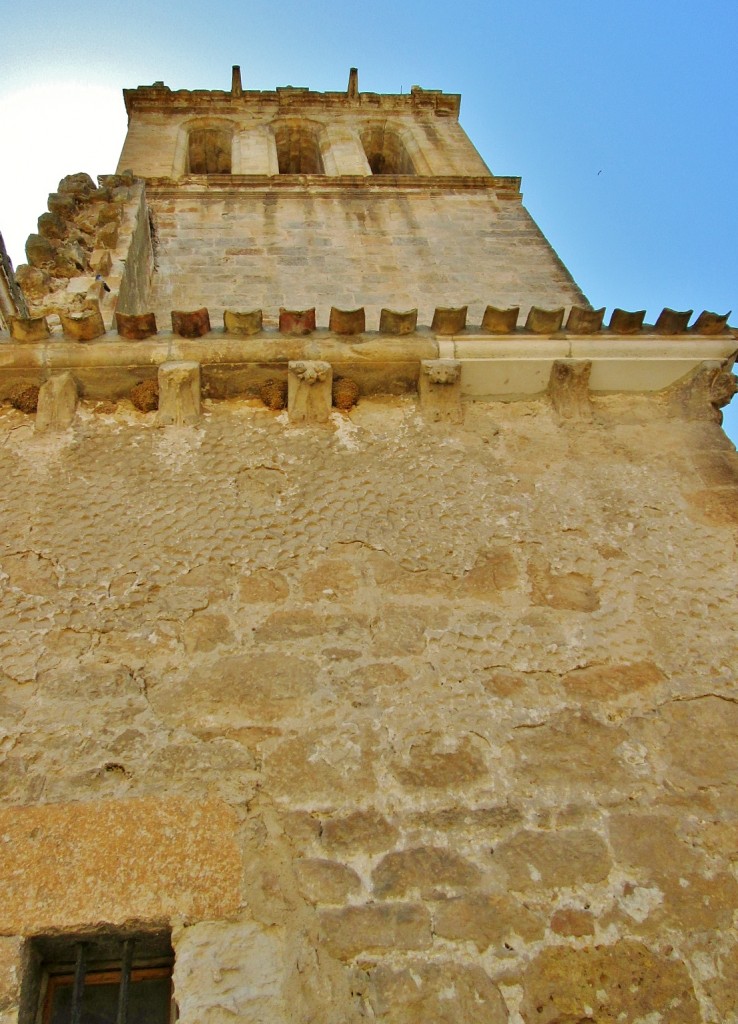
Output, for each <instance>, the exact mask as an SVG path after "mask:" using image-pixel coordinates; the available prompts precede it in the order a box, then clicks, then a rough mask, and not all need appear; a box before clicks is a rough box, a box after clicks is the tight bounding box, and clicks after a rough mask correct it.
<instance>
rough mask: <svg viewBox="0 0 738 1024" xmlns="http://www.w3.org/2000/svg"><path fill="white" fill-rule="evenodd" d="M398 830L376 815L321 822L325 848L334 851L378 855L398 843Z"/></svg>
mask: <svg viewBox="0 0 738 1024" xmlns="http://www.w3.org/2000/svg"><path fill="white" fill-rule="evenodd" d="M397 835H398V832H397V829H396V828H395V826H394V825H391V824H390V823H389V822H388V821H387V819H386V818H385V817H383V816H382V815H381V814H379V813H378V812H377V811H372V810H366V811H354V812H353V813H352V814H347V815H346V816H345V817H340V818H329V819H328V820H327V821H325V822H323V828H322V838H323V842H324V843H325V845H326V846H327V847H328V848H329V849H332V850H336V851H347V852H351V851H356V852H358V851H364V852H366V853H380V852H381V851H382V850H386V849H387V848H388V847H389V846H392V845H393V844H394V843H395V841H396V840H397Z"/></svg>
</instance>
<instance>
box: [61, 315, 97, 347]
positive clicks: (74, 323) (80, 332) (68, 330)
mask: <svg viewBox="0 0 738 1024" xmlns="http://www.w3.org/2000/svg"><path fill="white" fill-rule="evenodd" d="M59 319H60V320H61V325H62V329H63V331H64V336H65V337H67V338H70V339H71V340H73V341H94V340H95V338H101V337H102V336H103V334H105V324H104V323H103V318H102V315H101V313H100V310H99V309H88V310H85V312H84V313H69V314H65V313H60V314H59Z"/></svg>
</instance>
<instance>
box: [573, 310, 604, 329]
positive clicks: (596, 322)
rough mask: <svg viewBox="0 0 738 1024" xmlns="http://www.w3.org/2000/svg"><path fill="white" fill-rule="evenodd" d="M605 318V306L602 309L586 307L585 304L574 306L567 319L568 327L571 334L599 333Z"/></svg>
mask: <svg viewBox="0 0 738 1024" xmlns="http://www.w3.org/2000/svg"><path fill="white" fill-rule="evenodd" d="M604 318H605V307H604V306H603V307H602V309H586V308H585V307H584V306H572V307H571V309H570V310H569V317H568V319H567V321H566V329H567V331H568V332H569V333H571V334H597V332H598V331H600V330H601V329H602V321H603V320H604Z"/></svg>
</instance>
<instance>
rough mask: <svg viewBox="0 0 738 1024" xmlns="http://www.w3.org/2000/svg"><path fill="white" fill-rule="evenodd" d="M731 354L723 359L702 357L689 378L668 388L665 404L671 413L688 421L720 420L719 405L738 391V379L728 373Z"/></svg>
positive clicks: (724, 403)
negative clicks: (702, 359)
mask: <svg viewBox="0 0 738 1024" xmlns="http://www.w3.org/2000/svg"><path fill="white" fill-rule="evenodd" d="M734 359H735V355H733V356H731V358H730V359H726V360H725V361H724V362H720V361H719V360H706V361H705V362H704V363H701V364H700V365H699V366H698V367H697V369H696V370H695V371H694V373H693V374H692V376H691V377H689V378H688V379H687V380H686V381H680V382H679V383H677V384H675V385H674V387H673V388H672V389H671V393H670V395H669V405H670V407H671V410H672V412H673V413H674V414H675V415H679V416H683V417H684V418H685V419H689V420H711V421H712V422H713V423H722V422H723V414H722V412H721V411H720V410H721V408H722V407H723V406H725V405H727V404H728V403H729V402H730V400H731V399H732V398H733V395H735V394H736V393H738V378H736V377H735V376H734V374H733V373H732V372H731V371H732V369H733V362H734Z"/></svg>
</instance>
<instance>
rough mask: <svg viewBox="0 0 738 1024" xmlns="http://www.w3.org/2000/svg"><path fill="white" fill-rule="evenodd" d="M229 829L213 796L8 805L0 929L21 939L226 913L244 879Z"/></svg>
mask: <svg viewBox="0 0 738 1024" xmlns="http://www.w3.org/2000/svg"><path fill="white" fill-rule="evenodd" d="M235 831H236V817H235V814H234V813H233V811H232V810H231V809H230V808H228V807H227V806H226V805H225V804H223V803H221V802H220V801H218V800H211V801H208V802H205V803H196V802H192V801H187V800H165V799H161V798H156V797H152V798H149V799H145V800H113V801H105V802H99V801H94V802H90V803H77V804H45V805H39V806H36V807H6V808H5V809H3V810H0V835H2V837H3V849H4V856H3V858H2V859H0V887H1V888H2V890H3V915H2V922H1V924H0V927H2V930H3V931H4V932H5V934H10V935H13V934H17V935H28V934H33V933H34V932H43V931H44V930H47V929H54V928H67V929H74V928H80V927H89V926H90V925H91V924H94V923H97V922H108V923H111V924H115V923H119V924H122V923H123V922H124V921H129V920H131V919H132V918H139V919H141V920H142V921H144V920H148V921H160V920H161V919H162V918H165V919H166V918H170V917H173V916H180V917H183V918H198V917H200V918H206V917H218V916H220V915H226V914H230V913H233V911H234V910H235V909H236V908H237V907H238V902H239V890H240V882H241V854H240V851H239V848H238V845H237V843H236V841H235ZM80 865H87V866H88V870H86V871H80ZM91 866H94V867H91ZM70 879H74V883H73V884H70ZM113 880H114V882H115V884H111V881H113Z"/></svg>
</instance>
